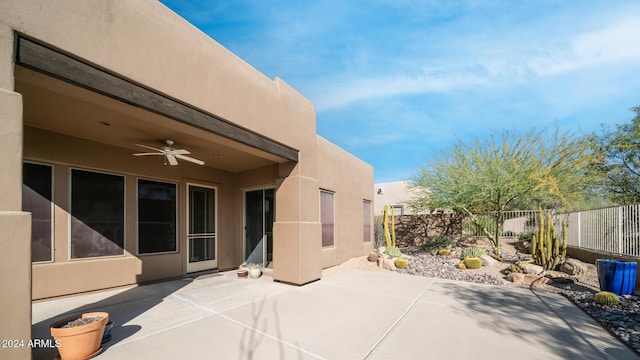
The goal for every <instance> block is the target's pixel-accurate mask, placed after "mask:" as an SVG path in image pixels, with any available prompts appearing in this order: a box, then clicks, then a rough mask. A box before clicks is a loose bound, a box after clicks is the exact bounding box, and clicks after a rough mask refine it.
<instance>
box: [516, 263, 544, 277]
mask: <svg viewBox="0 0 640 360" xmlns="http://www.w3.org/2000/svg"><path fill="white" fill-rule="evenodd" d="M520 267H521V268H522V271H524V272H525V273H526V274H533V275H541V274H542V273H543V272H544V268H543V267H542V266H540V265H536V264H521V265H520Z"/></svg>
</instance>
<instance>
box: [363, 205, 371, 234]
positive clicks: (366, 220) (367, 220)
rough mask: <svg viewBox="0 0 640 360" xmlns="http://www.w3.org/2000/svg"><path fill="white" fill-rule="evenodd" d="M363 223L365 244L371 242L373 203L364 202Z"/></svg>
mask: <svg viewBox="0 0 640 360" xmlns="http://www.w3.org/2000/svg"><path fill="white" fill-rule="evenodd" d="M362 223H363V224H364V229H363V233H364V242H369V241H371V201H369V200H364V202H363V203H362Z"/></svg>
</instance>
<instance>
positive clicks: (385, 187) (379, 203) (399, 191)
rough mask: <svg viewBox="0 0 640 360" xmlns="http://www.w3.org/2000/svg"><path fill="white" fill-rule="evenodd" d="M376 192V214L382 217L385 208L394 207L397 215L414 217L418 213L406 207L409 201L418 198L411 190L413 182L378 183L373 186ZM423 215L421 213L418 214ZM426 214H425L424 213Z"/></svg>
mask: <svg viewBox="0 0 640 360" xmlns="http://www.w3.org/2000/svg"><path fill="white" fill-rule="evenodd" d="M373 188H374V192H375V195H374V196H375V200H374V214H375V215H381V214H382V212H383V210H384V206H385V205H386V206H389V207H390V208H391V207H392V208H393V210H394V214H395V215H412V214H416V211H415V210H413V209H411V207H409V206H407V205H406V202H407V201H408V200H411V199H412V198H413V197H415V196H416V193H415V191H414V190H412V189H411V182H410V181H407V180H401V181H389V182H381V183H376V184H374V186H373ZM389 211H391V210H389ZM418 213H421V212H418ZM422 213H424V212H422Z"/></svg>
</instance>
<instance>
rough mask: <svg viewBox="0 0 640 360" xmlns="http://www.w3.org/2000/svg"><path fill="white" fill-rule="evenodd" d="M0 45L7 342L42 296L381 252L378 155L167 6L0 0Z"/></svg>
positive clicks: (0, 203) (292, 277) (22, 331)
mask: <svg viewBox="0 0 640 360" xmlns="http://www.w3.org/2000/svg"><path fill="white" fill-rule="evenodd" d="M0 49H1V51H0V135H1V139H2V141H1V142H0V167H1V168H2V172H1V173H0V178H1V182H0V183H1V184H2V186H1V187H0V257H1V259H0V281H1V285H2V289H3V296H2V297H0V318H2V319H3V323H4V326H3V327H2V328H1V329H0V337H1V338H3V339H14V338H22V339H25V340H26V339H29V337H30V326H31V324H30V311H31V300H32V299H43V298H49V297H55V296H60V295H67V294H74V293H79V292H85V291H91V290H97V289H105V288H110V287H117V286H122V285H129V284H135V283H141V282H148V281H156V280H161V279H169V278H176V277H181V276H185V275H187V276H188V275H189V274H191V273H194V272H200V271H208V270H216V269H217V270H227V269H234V268H237V267H238V266H240V265H241V264H243V263H244V262H247V261H250V262H257V263H260V264H261V265H262V266H263V267H264V268H265V271H266V272H268V273H269V274H270V275H271V276H273V279H274V280H276V281H282V282H287V283H291V284H295V285H303V284H306V283H309V282H312V281H315V280H318V279H320V277H321V274H322V269H323V268H326V267H330V266H333V265H336V264H339V263H341V262H343V261H345V260H347V259H349V258H351V257H354V256H362V255H365V254H367V253H369V252H370V251H371V250H372V249H373V241H372V216H373V207H372V201H373V200H374V199H373V198H374V194H373V191H372V189H373V169H372V167H371V166H370V165H368V164H366V163H364V162H363V161H361V160H359V159H357V158H356V157H354V156H352V155H351V154H349V153H347V152H345V151H344V150H342V149H340V148H339V147H337V146H336V145H334V144H332V143H330V142H329V141H327V140H326V139H323V138H322V137H320V136H318V135H317V132H316V114H315V110H314V106H313V104H312V103H311V102H310V101H309V100H308V99H306V98H305V97H304V96H303V95H301V94H300V93H298V92H297V91H296V90H295V89H293V88H292V87H291V86H289V85H287V84H286V83H285V82H284V81H283V80H281V79H279V78H276V79H269V78H267V77H265V76H264V75H263V74H261V73H260V72H258V71H257V70H256V69H255V68H253V67H251V65H249V64H247V63H245V62H244V61H243V60H242V59H240V58H238V57H237V56H236V55H234V54H233V53H231V52H229V51H228V50H227V49H225V48H224V47H222V46H221V45H219V44H218V43H216V42H215V41H214V40H212V39H211V38H209V37H208V36H207V35H205V34H204V33H202V32H201V31H199V30H198V29H196V28H195V27H194V26H192V25H191V24H189V23H188V22H186V21H185V20H184V19H182V18H180V17H179V16H178V15H176V14H175V13H173V12H172V11H171V10H169V9H168V8H166V7H165V6H164V5H162V4H160V3H159V2H155V1H148V0H131V1H104V0H83V1H25V0H4V1H2V2H0ZM167 140H169V141H167ZM141 153H142V154H144V155H140V154H141ZM153 153H158V155H157V156H155V155H152V154H153ZM135 154H138V155H135ZM29 353H30V352H29V349H25V352H24V353H21V352H20V351H16V352H11V353H10V354H9V356H10V357H13V356H15V357H16V358H25V357H28V356H29V355H28V354H29Z"/></svg>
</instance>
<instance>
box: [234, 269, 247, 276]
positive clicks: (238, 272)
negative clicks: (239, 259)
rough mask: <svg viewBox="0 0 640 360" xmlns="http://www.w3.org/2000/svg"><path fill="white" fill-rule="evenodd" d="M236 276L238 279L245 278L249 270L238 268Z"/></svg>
mask: <svg viewBox="0 0 640 360" xmlns="http://www.w3.org/2000/svg"><path fill="white" fill-rule="evenodd" d="M236 274H238V277H239V278H246V277H247V276H249V270H247V269H243V268H240V269H238V271H236Z"/></svg>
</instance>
